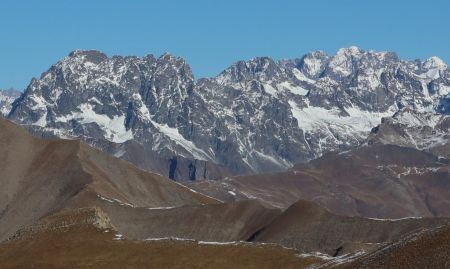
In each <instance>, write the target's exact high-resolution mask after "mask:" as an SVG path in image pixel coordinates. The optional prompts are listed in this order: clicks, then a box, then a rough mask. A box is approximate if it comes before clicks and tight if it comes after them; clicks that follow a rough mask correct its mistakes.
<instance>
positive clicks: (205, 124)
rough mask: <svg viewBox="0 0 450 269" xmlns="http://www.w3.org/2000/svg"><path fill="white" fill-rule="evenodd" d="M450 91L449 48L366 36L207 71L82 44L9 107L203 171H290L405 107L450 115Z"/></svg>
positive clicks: (141, 158)
mask: <svg viewBox="0 0 450 269" xmlns="http://www.w3.org/2000/svg"><path fill="white" fill-rule="evenodd" d="M449 93H450V71H449V69H448V66H447V65H446V64H445V63H444V62H443V61H442V60H440V59H439V58H437V57H431V58H429V59H427V60H426V61H420V60H415V61H406V60H401V59H400V58H399V57H398V56H397V55H396V54H395V53H392V52H375V51H364V50H362V49H360V48H357V47H350V48H343V49H340V50H339V51H338V52H337V53H336V54H335V55H327V54H326V53H324V52H322V51H317V52H312V53H308V54H306V55H304V56H303V57H301V58H298V59H291V60H279V61H275V60H273V59H271V58H268V57H260V58H254V59H251V60H249V61H239V62H237V63H235V64H233V65H231V66H230V67H229V68H227V69H226V70H224V71H223V72H221V73H220V74H219V75H217V76H216V77H213V78H202V79H198V80H196V79H195V78H194V76H193V74H192V70H191V69H190V67H189V65H188V64H187V63H186V62H185V61H184V60H183V59H181V58H177V57H174V56H172V55H170V54H168V53H166V54H163V55H161V56H160V57H158V58H156V57H154V56H153V55H147V56H145V57H142V58H139V57H135V56H127V57H122V56H113V57H108V56H106V55H105V54H103V53H101V52H99V51H81V50H77V51H74V52H72V53H70V54H69V55H68V56H67V57H65V58H64V59H62V60H61V61H59V62H57V63H56V64H54V65H53V66H52V67H51V68H50V69H49V70H47V71H46V72H44V73H43V74H42V75H41V77H40V78H39V79H33V80H32V81H31V83H30V85H29V86H28V87H27V88H26V89H25V91H24V92H23V94H22V95H21V96H20V97H19V98H18V99H16V100H15V101H14V103H13V104H11V106H12V108H11V110H10V112H9V113H8V118H9V119H11V120H13V121H15V122H17V123H19V124H21V125H24V126H27V128H28V129H29V130H30V131H31V132H32V133H34V134H35V135H37V136H41V137H59V138H80V139H82V140H84V141H86V142H87V143H89V144H90V145H92V146H94V147H96V148H98V149H100V150H102V151H105V152H107V153H110V154H113V155H115V156H117V157H120V158H123V159H125V160H127V161H130V162H132V163H134V164H136V165H137V166H139V167H140V168H143V169H145V170H150V171H155V172H158V173H161V174H163V175H165V176H168V177H169V178H171V179H174V180H178V181H186V180H191V181H192V180H198V179H218V178H221V177H223V176H224V175H225V176H227V175H230V176H231V175H246V174H255V173H265V172H276V171H284V170H286V169H289V168H292V167H293V166H294V165H295V164H298V163H304V162H307V161H309V160H312V159H316V158H318V157H320V156H322V155H324V154H326V153H328V152H337V151H345V150H348V149H351V148H354V147H356V146H359V145H361V144H364V143H365V142H366V140H367V136H368V135H369V133H370V132H371V129H372V128H374V127H376V126H377V125H379V124H380V123H381V119H382V118H389V117H391V116H393V115H394V114H396V113H398V112H400V111H403V110H411V111H413V112H420V113H424V114H431V115H435V114H439V115H444V116H445V115H447V114H448V113H449V98H450V97H449ZM5 109H6V110H8V109H7V108H5ZM433 117H437V116H433ZM403 120H409V119H408V118H404V119H403ZM411 120H412V119H411ZM415 123H416V122H415V121H412V122H407V124H415ZM427 139H428V138H427ZM431 139H435V138H431ZM436 139H437V138H436ZM425 143H428V142H425ZM430 143H431V142H430Z"/></svg>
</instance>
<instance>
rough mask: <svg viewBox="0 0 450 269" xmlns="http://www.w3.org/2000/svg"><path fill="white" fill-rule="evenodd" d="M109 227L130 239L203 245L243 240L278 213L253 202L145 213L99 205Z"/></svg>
mask: <svg viewBox="0 0 450 269" xmlns="http://www.w3.org/2000/svg"><path fill="white" fill-rule="evenodd" d="M99 206H100V207H101V208H102V209H103V210H104V211H105V212H106V213H107V214H108V216H109V217H110V219H111V222H112V224H113V225H114V226H115V227H116V228H117V229H118V230H119V231H120V232H122V233H124V234H125V235H127V236H128V237H129V238H133V239H147V238H165V237H177V238H186V239H196V240H203V241H219V242H227V241H228V242H229V241H240V240H243V241H245V240H247V239H248V238H249V237H251V236H252V235H253V234H254V233H255V232H257V231H258V230H260V229H261V228H263V227H265V226H266V225H268V224H269V223H270V222H271V221H272V220H273V219H275V218H276V217H277V216H278V215H279V214H280V213H281V212H280V211H279V210H270V209H267V208H265V207H263V206H261V205H260V204H259V203H258V202H257V201H242V202H236V203H227V204H211V205H199V206H184V207H178V208H172V209H147V208H130V207H127V206H120V205H117V203H109V202H103V203H102V204H101V205H99Z"/></svg>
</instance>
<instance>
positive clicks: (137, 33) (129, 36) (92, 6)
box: [0, 0, 450, 89]
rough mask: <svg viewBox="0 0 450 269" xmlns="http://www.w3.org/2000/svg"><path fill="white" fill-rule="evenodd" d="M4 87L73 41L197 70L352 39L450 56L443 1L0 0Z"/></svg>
mask: <svg viewBox="0 0 450 269" xmlns="http://www.w3.org/2000/svg"><path fill="white" fill-rule="evenodd" d="M0 40H1V41H0V88H8V87H16V88H19V89H23V88H25V87H26V85H27V84H28V83H29V81H30V79H31V78H32V77H38V76H40V74H41V73H42V72H43V71H45V70H47V69H48V67H50V66H51V65H52V64H53V63H55V62H56V61H57V60H59V59H61V58H62V57H64V56H66V55H67V54H68V53H69V52H70V51H72V50H74V49H78V48H80V49H98V50H101V51H104V52H105V53H107V54H108V55H113V54H121V55H138V56H143V55H145V54H149V53H152V54H155V55H157V56H159V55H160V54H161V53H163V52H165V51H169V52H171V53H173V54H175V55H177V56H182V57H184V58H185V59H186V60H187V61H188V63H189V64H190V65H191V67H192V69H193V71H194V74H195V76H196V77H197V78H199V77H205V76H214V75H216V74H217V73H219V72H220V71H221V70H223V69H224V68H226V67H227V66H228V65H230V64H231V63H233V62H235V61H237V60H240V59H249V58H252V57H255V56H271V57H273V58H275V59H280V58H294V57H300V56H302V55H303V54H304V53H306V52H308V51H313V50H325V51H326V52H328V53H335V52H336V50H337V49H338V48H341V47H347V46H350V45H356V46H359V47H361V48H363V49H367V50H368V49H375V50H391V51H396V52H397V53H398V54H399V55H400V56H401V57H402V58H405V59H416V58H421V59H424V58H427V57H429V56H433V55H436V56H439V57H441V58H442V59H443V60H444V61H446V62H450V1H448V0H435V1H433V0H427V1H425V0H421V1H417V0H409V1H406V0H405V1H401V0H367V1H363V0H321V1H312V0H311V1H300V0H292V1H285V0H273V1H266V0H257V1H256V0H239V1H237V0H223V1H214V0H190V1H187V0H179V1H174V0H158V1H156V0H153V1H151V0H148V1H143V0H142V1H139V0H134V1H133V0H127V1H125V0H123V1H114V0H108V1H106V0H104V1H103V0H40V1H37V0H29V1H24V0H1V1H0Z"/></svg>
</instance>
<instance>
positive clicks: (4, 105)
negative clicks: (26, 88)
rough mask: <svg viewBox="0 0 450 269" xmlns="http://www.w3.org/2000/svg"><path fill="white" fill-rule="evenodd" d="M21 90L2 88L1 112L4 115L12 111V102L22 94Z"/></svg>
mask: <svg viewBox="0 0 450 269" xmlns="http://www.w3.org/2000/svg"><path fill="white" fill-rule="evenodd" d="M20 94H21V92H20V91H17V90H14V89H8V90H1V89H0V114H1V115H3V116H7V115H8V113H9V112H10V111H11V107H12V103H13V102H14V100H16V99H17V98H18V97H19V96H20Z"/></svg>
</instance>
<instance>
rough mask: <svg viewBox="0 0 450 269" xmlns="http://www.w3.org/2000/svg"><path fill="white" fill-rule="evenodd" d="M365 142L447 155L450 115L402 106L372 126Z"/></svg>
mask: <svg viewBox="0 0 450 269" xmlns="http://www.w3.org/2000/svg"><path fill="white" fill-rule="evenodd" d="M368 144H391V145H399V146H403V147H408V148H415V149H419V150H424V151H427V152H430V153H433V154H434V155H436V156H439V157H442V158H449V157H450V151H449V149H450V117H449V116H448V115H444V114H437V113H430V112H417V111H412V110H409V109H403V110H401V111H399V112H397V113H395V115H394V116H393V117H390V118H384V119H383V120H382V122H381V124H380V125H379V126H377V127H375V128H373V130H372V132H371V133H370V135H369V137H368Z"/></svg>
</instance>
